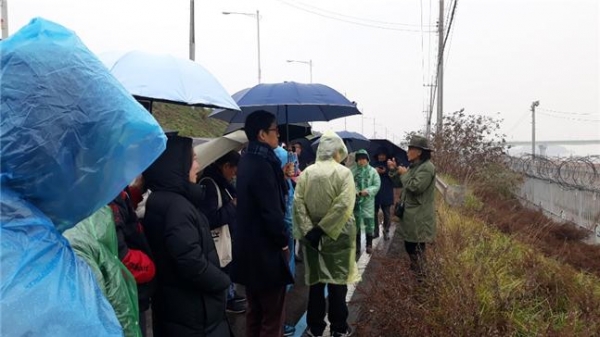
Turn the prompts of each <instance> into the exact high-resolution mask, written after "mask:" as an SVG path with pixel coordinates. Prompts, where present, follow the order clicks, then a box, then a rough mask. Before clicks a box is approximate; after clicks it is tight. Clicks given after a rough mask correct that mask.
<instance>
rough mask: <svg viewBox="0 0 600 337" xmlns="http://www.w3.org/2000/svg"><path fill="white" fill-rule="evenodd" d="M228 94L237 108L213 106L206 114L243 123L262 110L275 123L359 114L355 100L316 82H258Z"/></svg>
mask: <svg viewBox="0 0 600 337" xmlns="http://www.w3.org/2000/svg"><path fill="white" fill-rule="evenodd" d="M232 97H233V99H234V101H235V102H236V103H237V105H238V106H239V107H240V109H241V111H231V110H216V111H214V112H213V113H211V114H210V115H209V117H214V118H217V119H221V120H224V121H226V122H228V123H244V122H245V121H246V117H247V116H248V115H249V114H251V113H252V112H254V111H257V110H266V111H268V112H270V113H272V114H274V115H275V117H276V118H277V124H286V125H289V124H293V123H302V122H317V121H330V120H333V119H336V118H342V117H347V116H352V115H359V114H360V111H358V109H357V108H356V103H354V102H351V101H349V100H348V99H347V98H346V97H345V96H344V95H342V94H340V93H339V92H337V91H336V90H334V89H332V88H330V87H328V86H326V85H323V84H317V83H310V84H307V83H297V82H283V83H270V84H267V83H261V84H258V85H256V86H254V87H252V88H248V89H244V90H242V91H239V92H237V93H235V94H234V95H233V96H232ZM288 140H289V139H288Z"/></svg>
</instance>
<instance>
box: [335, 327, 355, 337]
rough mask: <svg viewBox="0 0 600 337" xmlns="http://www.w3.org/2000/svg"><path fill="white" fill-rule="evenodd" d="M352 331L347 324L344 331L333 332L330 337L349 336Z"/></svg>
mask: <svg viewBox="0 0 600 337" xmlns="http://www.w3.org/2000/svg"><path fill="white" fill-rule="evenodd" d="M353 332H354V330H352V327H351V326H349V325H348V330H347V331H346V332H345V333H341V332H334V333H332V334H331V337H350V336H352V333H353Z"/></svg>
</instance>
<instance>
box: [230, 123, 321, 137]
mask: <svg viewBox="0 0 600 337" xmlns="http://www.w3.org/2000/svg"><path fill="white" fill-rule="evenodd" d="M243 128H244V123H231V124H229V125H228V126H227V129H225V132H223V134H229V133H232V132H233V131H236V130H242V129H243ZM279 133H280V139H296V138H302V137H306V136H308V135H310V134H311V133H312V127H311V126H310V124H308V123H294V124H289V125H287V126H286V125H279ZM288 133H289V134H288Z"/></svg>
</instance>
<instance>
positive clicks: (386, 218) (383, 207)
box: [375, 204, 392, 236]
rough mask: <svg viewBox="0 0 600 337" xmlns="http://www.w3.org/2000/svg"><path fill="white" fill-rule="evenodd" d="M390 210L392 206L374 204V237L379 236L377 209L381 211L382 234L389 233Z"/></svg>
mask: <svg viewBox="0 0 600 337" xmlns="http://www.w3.org/2000/svg"><path fill="white" fill-rule="evenodd" d="M391 208H392V205H380V204H375V234H376V235H375V236H379V235H378V233H379V209H381V211H382V212H383V232H384V233H388V234H389V232H390V224H391V217H390V209H391Z"/></svg>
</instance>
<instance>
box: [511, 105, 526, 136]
mask: <svg viewBox="0 0 600 337" xmlns="http://www.w3.org/2000/svg"><path fill="white" fill-rule="evenodd" d="M529 112H530V111H529V110H527V111H525V112H524V113H523V115H521V117H520V118H519V120H518V121H517V122H516V123H515V124H514V125H513V126H512V127H511V128H510V129H509V130H508V131H507V132H506V133H507V134H509V133H511V132H512V131H513V130H514V129H516V128H517V126H519V125H521V123H522V122H523V120H524V119H525V117H527V116H529Z"/></svg>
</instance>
